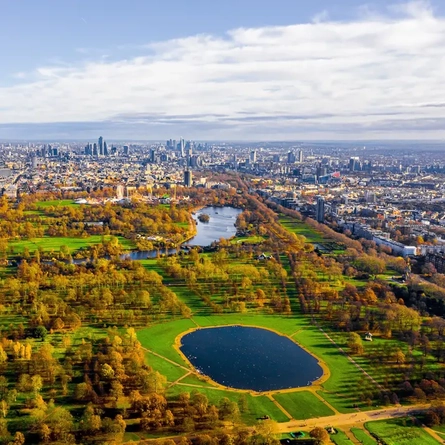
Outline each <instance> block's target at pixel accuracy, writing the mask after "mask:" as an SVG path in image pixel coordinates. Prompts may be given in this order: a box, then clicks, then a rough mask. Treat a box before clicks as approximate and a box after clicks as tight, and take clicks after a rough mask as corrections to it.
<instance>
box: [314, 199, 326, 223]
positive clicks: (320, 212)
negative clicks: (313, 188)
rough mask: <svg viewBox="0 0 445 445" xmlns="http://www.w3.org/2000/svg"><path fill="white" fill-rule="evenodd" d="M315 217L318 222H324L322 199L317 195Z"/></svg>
mask: <svg viewBox="0 0 445 445" xmlns="http://www.w3.org/2000/svg"><path fill="white" fill-rule="evenodd" d="M315 219H316V220H317V221H318V222H319V223H324V199H323V198H322V197H321V196H317V204H316V206H315Z"/></svg>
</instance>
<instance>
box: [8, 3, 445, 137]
mask: <svg viewBox="0 0 445 445" xmlns="http://www.w3.org/2000/svg"><path fill="white" fill-rule="evenodd" d="M81 3H82V2H81ZM133 3H134V6H138V7H139V8H142V7H143V6H142V4H141V2H137V1H135V2H133ZM177 3H178V2H175V6H177V7H178V12H179V13H182V14H188V15H184V16H183V18H187V17H192V19H191V21H192V24H188V25H187V26H184V27H179V28H176V27H174V26H169V24H168V23H165V27H166V28H174V30H172V29H167V30H160V29H157V28H156V29H153V30H151V31H150V30H147V31H146V32H142V30H139V31H140V32H136V31H134V33H133V34H131V33H130V34H131V35H130V34H127V35H123V34H121V33H119V32H117V33H113V32H111V31H110V32H108V33H107V34H108V35H110V37H109V41H108V47H106V48H102V46H103V45H102V44H103V40H104V36H98V35H96V34H98V33H97V31H96V32H95V31H93V30H92V29H91V28H93V27H92V25H91V22H92V20H93V19H94V14H97V13H98V10H97V9H96V7H94V8H90V9H88V8H85V10H84V11H81V8H79V10H76V11H77V12H75V11H71V10H70V7H66V9H64V7H62V8H61V7H57V8H53V9H52V10H51V13H50V14H49V16H50V19H51V20H53V21H55V20H57V19H61V18H62V17H65V14H67V13H71V14H72V16H70V17H71V19H69V20H68V21H67V22H66V25H67V29H71V27H72V26H75V27H76V29H78V31H77V32H78V34H82V37H79V38H78V39H77V40H76V39H72V38H68V36H67V33H64V32H63V30H60V29H59V27H58V26H57V27H56V29H57V31H58V35H59V36H60V42H59V44H58V45H59V46H58V47H57V48H56V47H54V44H49V43H48V42H47V38H48V33H50V34H51V33H52V32H53V31H51V28H48V29H47V28H45V27H42V28H41V34H42V39H43V45H42V48H40V49H39V50H38V51H36V54H35V55H33V54H30V52H29V51H27V50H26V47H25V46H26V44H29V45H31V40H32V36H31V34H30V33H29V32H27V31H26V30H25V29H24V28H23V26H18V25H19V18H20V17H19V15H18V13H19V11H18V10H17V9H14V7H13V6H11V5H8V6H6V5H5V6H2V8H4V9H5V11H4V12H6V14H7V16H8V18H10V20H9V22H8V24H7V26H6V27H5V29H4V30H3V31H2V32H3V33H5V38H6V34H8V32H11V30H12V29H13V27H14V26H15V29H16V32H17V33H18V34H20V35H19V36H18V39H17V42H11V40H9V42H8V44H9V45H10V48H8V49H6V48H5V51H4V53H5V61H6V62H8V63H7V64H6V66H7V68H6V69H5V71H4V72H3V73H2V74H1V75H0V103H1V105H0V139H13V140H36V139H40V140H43V139H45V140H50V139H58V140H68V139H73V140H74V139H77V140H79V139H83V140H86V139H90V138H92V137H94V136H95V135H97V134H107V135H108V139H110V140H163V139H165V137H166V136H168V134H172V133H175V134H187V135H189V137H190V138H192V139H195V140H233V141H236V140H239V141H247V140H248V141H260V140H283V141H286V140H325V141H327V140H400V139H408V140H416V139H419V140H440V139H443V138H445V125H444V124H445V122H444V118H443V117H442V109H443V107H444V106H445V105H444V104H445V87H444V86H443V85H442V80H441V79H442V73H443V67H444V66H445V57H444V56H443V55H442V53H443V51H442V47H443V44H444V43H445V18H444V10H443V6H441V4H440V2H439V1H431V2H426V1H414V2H401V3H394V4H392V5H386V6H385V5H384V2H381V1H376V2H374V3H373V4H370V5H369V4H368V5H367V6H364V3H363V4H362V3H361V2H351V1H346V0H343V1H342V2H338V3H337V5H336V7H333V6H329V3H328V2H327V1H321V0H320V1H317V2H315V3H314V5H313V7H312V9H311V8H310V7H305V8H303V7H302V6H299V7H298V8H297V7H294V9H292V8H291V2H289V1H281V2H278V3H279V4H276V5H275V9H277V10H279V9H280V6H281V7H282V9H284V10H286V8H287V11H288V12H292V14H287V17H286V18H285V14H283V11H281V12H277V11H275V14H272V13H271V7H270V6H268V5H266V4H265V3H264V2H260V3H258V7H257V9H256V13H257V14H256V18H249V14H248V8H247V7H245V8H239V16H237V18H233V20H230V17H229V15H228V11H229V9H230V8H231V7H233V6H234V5H233V2H229V4H228V5H227V8H226V9H224V8H223V9H224V11H222V12H225V14H223V13H222V12H221V19H220V20H217V19H216V18H214V19H213V20H212V19H211V16H210V15H209V14H210V12H209V11H206V10H205V9H204V10H202V9H199V7H198V5H196V4H194V3H193V2H192V4H191V5H190V8H189V10H188V11H184V10H183V9H181V8H180V6H179V5H178V4H177ZM50 4H51V2H47V5H50ZM84 6H85V5H84ZM314 8H315V9H314ZM118 11H119V8H118V5H117V4H116V3H113V2H112V3H110V7H109V8H108V9H107V10H106V16H107V19H109V20H110V21H109V24H110V25H112V24H114V23H115V21H116V20H117V17H116V16H117V12H118ZM135 11H137V8H135ZM135 11H133V12H131V11H130V10H126V11H125V14H126V17H127V18H129V17H130V16H133V15H135ZM31 12H35V13H36V14H37V16H38V12H36V11H33V8H32V7H31V6H30V12H28V13H29V14H30V13H31ZM81 12H82V13H83V12H84V13H85V14H84V15H86V17H84V16H83V15H80V14H81ZM145 12H146V13H148V12H147V11H146V10H145ZM152 13H153V15H156V14H158V15H159V16H162V14H165V10H164V9H162V7H161V6H159V5H157V6H156V7H155V8H154V9H153V11H152ZM76 14H77V15H76ZM206 14H207V15H206ZM175 17H176V16H175ZM197 17H199V18H200V19H202V20H201V21H200V22H199V23H195V22H196V20H197ZM204 19H206V21H203V20H204ZM26 20H27V15H26V14H25V22H26ZM48 20H49V19H48ZM172 20H173V22H172V24H173V23H174V21H175V20H177V19H176V18H174V19H173V18H172ZM73 21H75V23H76V25H73ZM123 29H126V30H127V31H128V25H127V24H125V25H123ZM84 34H86V36H87V37H88V39H87V40H88V42H89V43H90V47H85V46H82V45H84V43H86V42H85V38H86V37H85V35H84ZM120 35H122V37H120ZM3 40H4V41H8V40H7V39H6V40H5V39H3ZM56 40H57V39H56ZM64 49H65V50H66V51H64ZM51 54H52V55H53V56H55V58H56V59H57V60H54V58H52V57H51ZM13 56H14V57H13Z"/></svg>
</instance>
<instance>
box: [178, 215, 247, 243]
mask: <svg viewBox="0 0 445 445" xmlns="http://www.w3.org/2000/svg"><path fill="white" fill-rule="evenodd" d="M241 212H242V210H241V209H235V208H234V207H204V208H203V209H201V210H199V211H198V212H196V215H195V218H194V219H195V221H197V223H198V224H197V226H196V230H197V234H196V236H195V237H193V238H192V239H191V240H189V241H187V242H186V243H185V244H187V245H189V246H210V244H212V243H213V242H214V241H219V239H220V238H231V237H232V236H234V235H235V234H236V227H235V222H236V218H237V217H238V215H239V214H240V213H241ZM203 213H205V214H207V215H209V216H210V220H209V222H207V223H203V222H201V221H198V216H199V215H201V214H203Z"/></svg>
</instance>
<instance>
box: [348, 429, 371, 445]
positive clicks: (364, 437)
mask: <svg viewBox="0 0 445 445" xmlns="http://www.w3.org/2000/svg"><path fill="white" fill-rule="evenodd" d="M351 432H352V434H354V436H355V437H356V438H357V440H358V441H359V442H360V443H362V444H363V445H377V441H376V440H375V439H374V438H373V437H371V436H370V435H369V434H368V433H367V432H366V431H365V430H362V429H361V428H351Z"/></svg>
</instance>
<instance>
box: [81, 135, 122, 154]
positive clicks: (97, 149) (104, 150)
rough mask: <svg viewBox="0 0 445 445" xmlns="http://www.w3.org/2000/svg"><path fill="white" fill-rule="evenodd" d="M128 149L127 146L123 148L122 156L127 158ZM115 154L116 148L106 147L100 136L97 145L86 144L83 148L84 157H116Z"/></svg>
mask: <svg viewBox="0 0 445 445" xmlns="http://www.w3.org/2000/svg"><path fill="white" fill-rule="evenodd" d="M129 152H130V150H129V147H128V145H124V146H123V153H122V154H123V155H124V156H128V155H129ZM116 154H117V148H116V147H113V146H112V147H111V148H109V147H108V144H107V141H105V140H104V138H103V137H102V136H100V137H99V140H98V141H97V143H96V142H95V143H94V144H87V145H86V146H85V155H86V156H94V157H102V156H103V157H107V156H110V155H116Z"/></svg>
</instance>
